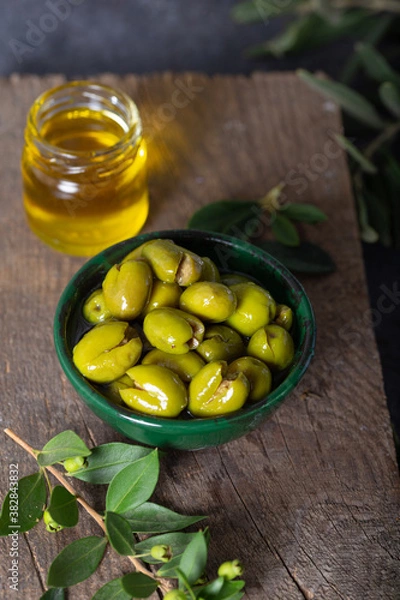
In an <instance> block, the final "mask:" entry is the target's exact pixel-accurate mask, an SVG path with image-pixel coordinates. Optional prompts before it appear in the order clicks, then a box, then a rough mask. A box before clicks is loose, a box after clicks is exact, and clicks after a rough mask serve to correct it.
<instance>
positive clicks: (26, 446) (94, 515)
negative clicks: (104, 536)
mask: <svg viewBox="0 0 400 600" xmlns="http://www.w3.org/2000/svg"><path fill="white" fill-rule="evenodd" d="M4 433H5V434H6V435H8V437H10V438H11V439H12V440H13V441H14V442H15V443H16V444H18V445H19V446H21V448H23V449H24V450H25V451H26V452H28V454H30V455H31V456H33V457H34V458H35V459H36V456H37V453H36V452H35V451H34V449H33V448H32V447H31V446H30V445H29V444H27V443H26V442H25V441H24V440H23V439H22V438H20V437H19V435H17V434H16V433H14V431H12V429H9V428H7V429H4ZM44 468H45V469H47V470H48V471H49V473H51V474H52V475H53V476H54V477H55V478H56V479H57V480H58V481H59V482H60V483H61V484H62V485H63V486H64V487H65V488H66V489H67V490H68V491H69V493H70V494H72V495H73V496H75V497H76V500H77V502H79V504H80V505H81V506H82V507H83V508H84V509H85V510H86V512H87V513H89V515H90V516H91V517H92V519H94V520H95V521H96V523H97V524H98V525H99V527H101V529H102V530H103V531H104V533H106V527H105V525H104V521H103V519H102V517H101V515H99V513H98V512H97V511H95V510H94V508H92V507H91V506H90V504H88V503H87V502H86V500H84V498H82V497H81V496H79V494H77V492H76V491H75V490H74V488H73V487H72V485H71V484H70V483H69V482H68V481H67V480H66V479H65V477H64V476H63V475H62V474H61V473H60V472H59V471H57V469H55V468H54V467H52V466H47V467H44ZM127 558H129V560H130V561H131V563H132V564H133V565H134V567H135V569H136V570H137V571H140V572H141V573H144V574H145V575H147V576H148V577H151V578H152V579H156V580H157V581H158V582H159V584H160V586H161V587H162V588H163V589H164V590H167V589H169V587H168V586H167V585H166V584H165V583H164V582H163V581H161V580H160V579H158V578H157V577H156V576H155V575H154V574H153V573H152V572H151V571H149V570H148V569H146V567H145V566H144V565H143V564H142V562H141V561H140V560H138V559H137V558H135V557H134V556H128V557H127Z"/></svg>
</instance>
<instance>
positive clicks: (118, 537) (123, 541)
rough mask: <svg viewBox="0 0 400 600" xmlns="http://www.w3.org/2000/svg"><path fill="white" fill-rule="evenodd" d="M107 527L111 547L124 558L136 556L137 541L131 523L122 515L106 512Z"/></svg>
mask: <svg viewBox="0 0 400 600" xmlns="http://www.w3.org/2000/svg"><path fill="white" fill-rule="evenodd" d="M104 522H105V526H106V531H107V535H108V539H109V541H110V544H111V546H112V547H113V548H114V550H116V551H117V552H118V554H122V555H124V556H131V555H133V554H135V540H134V537H133V533H132V529H131V526H130V525H129V521H127V520H126V519H124V517H123V516H122V515H118V514H117V513H113V512H110V511H107V512H106V516H105V520H104Z"/></svg>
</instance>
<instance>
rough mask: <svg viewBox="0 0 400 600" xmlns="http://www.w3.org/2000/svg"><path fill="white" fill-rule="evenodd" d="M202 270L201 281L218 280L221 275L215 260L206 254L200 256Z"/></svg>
mask: <svg viewBox="0 0 400 600" xmlns="http://www.w3.org/2000/svg"><path fill="white" fill-rule="evenodd" d="M201 260H202V261H203V270H202V272H201V281H220V280H221V275H220V274H219V271H218V268H217V265H216V264H215V262H213V261H212V260H211V258H208V256H202V257H201Z"/></svg>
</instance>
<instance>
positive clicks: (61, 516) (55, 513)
mask: <svg viewBox="0 0 400 600" xmlns="http://www.w3.org/2000/svg"><path fill="white" fill-rule="evenodd" d="M47 510H48V511H49V513H50V514H51V516H52V518H53V520H54V521H55V522H56V523H58V524H59V525H62V526H63V527H75V525H76V524H77V523H78V521H79V510H78V503H77V501H76V497H75V496H73V495H72V494H70V492H69V491H68V490H67V489H65V487H64V486H63V485H56V486H55V487H54V488H53V490H52V492H51V496H50V504H49V506H48V509H47Z"/></svg>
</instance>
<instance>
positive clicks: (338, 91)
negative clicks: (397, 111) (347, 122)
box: [297, 69, 385, 129]
mask: <svg viewBox="0 0 400 600" xmlns="http://www.w3.org/2000/svg"><path fill="white" fill-rule="evenodd" d="M297 74H298V76H299V77H300V79H301V80H302V81H304V82H305V83H307V84H308V85H309V86H310V87H312V88H313V89H315V90H317V91H319V92H321V94H324V96H327V97H328V98H331V99H332V100H334V101H335V102H337V104H339V106H341V107H342V108H343V110H345V111H346V112H347V113H349V114H350V115H351V116H352V117H354V118H355V119H357V120H358V121H361V122H362V123H364V124H365V125H368V126H369V127H373V128H374V129H383V127H385V123H384V121H383V120H382V119H381V117H380V116H379V114H378V112H377V111H376V109H375V107H374V106H373V104H371V103H370V102H369V101H368V100H366V99H365V98H364V97H363V96H361V94H359V93H358V92H355V91H354V90H353V89H351V88H349V87H347V86H346V85H343V84H342V83H338V82H337V81H330V80H328V79H320V78H319V77H316V76H315V75H313V74H312V73H309V72H308V71H305V70H304V69H299V70H298V71H297Z"/></svg>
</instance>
